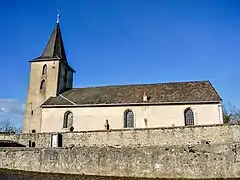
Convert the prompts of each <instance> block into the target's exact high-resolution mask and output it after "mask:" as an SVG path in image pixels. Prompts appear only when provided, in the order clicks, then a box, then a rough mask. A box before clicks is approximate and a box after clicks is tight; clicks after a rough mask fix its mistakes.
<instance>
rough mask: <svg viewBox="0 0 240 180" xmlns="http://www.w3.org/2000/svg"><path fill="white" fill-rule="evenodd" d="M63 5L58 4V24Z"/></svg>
mask: <svg viewBox="0 0 240 180" xmlns="http://www.w3.org/2000/svg"><path fill="white" fill-rule="evenodd" d="M61 8H62V6H61V5H58V13H57V24H59V21H60V11H61Z"/></svg>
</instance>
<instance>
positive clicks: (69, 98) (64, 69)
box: [23, 21, 223, 133]
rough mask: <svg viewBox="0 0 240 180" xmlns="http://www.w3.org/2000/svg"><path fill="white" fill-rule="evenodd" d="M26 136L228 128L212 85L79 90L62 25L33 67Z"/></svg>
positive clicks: (54, 31)
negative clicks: (28, 134)
mask: <svg viewBox="0 0 240 180" xmlns="http://www.w3.org/2000/svg"><path fill="white" fill-rule="evenodd" d="M30 66H31V67H30V77H29V87H28V94H27V102H26V107H25V116H24V122H23V133H41V132H65V131H86V130H104V129H125V128H130V129H131V128H153V127H172V126H194V125H207V124H222V123H223V118H222V99H221V97H220V96H219V94H218V93H217V91H216V90H215V88H214V87H213V86H212V84H211V83H210V82H209V81H192V82H171V83H156V84H133V85H113V86H99V87H85V88H74V87H72V86H73V74H74V73H75V71H74V69H73V68H72V67H71V66H70V65H69V63H68V60H67V56H66V53H65V50H64V44H63V39H62V35H61V30H60V24H59V21H57V23H56V26H55V28H54V30H53V32H52V34H51V37H50V39H49V41H48V43H47V45H46V47H45V49H44V51H43V53H42V55H41V56H39V57H37V58H35V59H33V60H31V61H30Z"/></svg>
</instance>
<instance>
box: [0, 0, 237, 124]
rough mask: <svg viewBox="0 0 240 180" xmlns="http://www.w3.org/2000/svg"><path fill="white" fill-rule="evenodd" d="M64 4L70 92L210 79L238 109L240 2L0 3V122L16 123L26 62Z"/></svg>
mask: <svg viewBox="0 0 240 180" xmlns="http://www.w3.org/2000/svg"><path fill="white" fill-rule="evenodd" d="M59 4H60V5H63V9H62V13H61V20H60V24H61V29H62V33H63V40H64V43H65V48H66V52H67V56H68V61H69V63H70V64H71V65H72V66H73V67H74V69H75V70H76V71H77V73H76V74H75V77H74V78H75V79H74V86H75V87H84V86H98V85H110V84H135V83H156V82H173V81H192V80H210V81H211V82H212V83H213V85H214V87H215V88H216V89H217V91H218V92H219V94H220V95H221V97H222V98H223V100H224V102H226V103H227V102H231V103H233V104H235V105H237V106H239V105H240V93H239V87H240V81H239V67H240V1H237V0H225V1H223V0H121V1H120V0H119V1H114V0H101V1H99V0H79V1H63V0H58V1H57V0H51V1H49V0H41V1H30V0H25V1H21V0H8V1H0V24H1V28H0V54H1V71H0V75H1V76H2V77H3V80H2V83H4V86H3V87H2V88H1V89H0V120H11V121H12V122H14V123H15V124H17V125H18V126H19V125H20V124H21V123H22V116H23V110H24V106H23V104H24V103H25V100H26V94H27V88H28V78H29V67H30V66H29V63H28V61H29V60H31V59H33V58H35V57H37V56H39V55H40V54H41V53H42V51H43V49H44V47H45V45H46V43H47V41H48V38H49V36H50V34H51V32H52V30H53V28H54V26H55V22H56V12H57V5H59Z"/></svg>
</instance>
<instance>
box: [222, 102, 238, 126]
mask: <svg viewBox="0 0 240 180" xmlns="http://www.w3.org/2000/svg"><path fill="white" fill-rule="evenodd" d="M223 122H224V123H228V124H240V108H237V107H236V106H235V105H233V104H232V103H228V104H226V105H224V106H223Z"/></svg>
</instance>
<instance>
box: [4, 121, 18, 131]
mask: <svg viewBox="0 0 240 180" xmlns="http://www.w3.org/2000/svg"><path fill="white" fill-rule="evenodd" d="M0 132H1V133H21V128H17V127H16V126H14V125H13V124H12V123H11V122H10V121H8V120H6V121H0Z"/></svg>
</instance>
